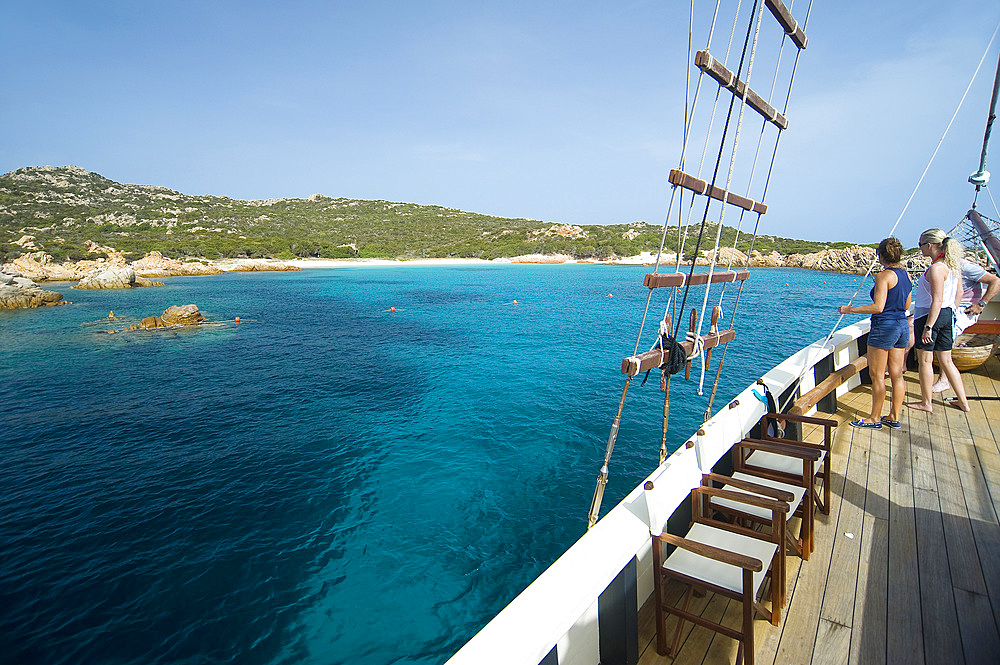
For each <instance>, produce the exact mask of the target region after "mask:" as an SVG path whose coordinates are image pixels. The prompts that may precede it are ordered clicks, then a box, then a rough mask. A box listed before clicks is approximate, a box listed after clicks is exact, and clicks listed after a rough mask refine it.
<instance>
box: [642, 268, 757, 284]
mask: <svg viewBox="0 0 1000 665" xmlns="http://www.w3.org/2000/svg"><path fill="white" fill-rule="evenodd" d="M711 277H712V280H711V281H712V284H728V283H729V282H742V281H745V280H746V279H747V278H748V277H750V271H749V270H741V271H738V272H734V271H732V270H724V271H721V272H715V273H712V275H711ZM708 278H709V274H708V273H707V272H696V273H694V274H693V275H690V279H689V275H687V274H685V273H682V272H666V273H659V272H651V273H649V274H647V275H646V278H645V279H644V280H643V284H645V285H646V286H647V287H648V288H650V289H656V288H659V287H662V286H674V287H677V286H684V285H685V284H691V285H692V286H699V285H704V284H708V283H709V279H708Z"/></svg>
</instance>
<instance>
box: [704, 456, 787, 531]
mask: <svg viewBox="0 0 1000 665" xmlns="http://www.w3.org/2000/svg"><path fill="white" fill-rule="evenodd" d="M754 454H756V453H754ZM751 457H752V456H751ZM732 477H733V478H734V479H735V480H745V481H746V482H749V483H756V484H757V485H766V486H767V487H773V488H775V489H779V490H784V491H786V492H790V493H791V494H792V496H793V497H794V498H793V499H792V500H791V501H790V502H789V504H788V508H789V512H794V511H795V509H796V508H797V507H798V505H799V504H801V503H802V497H804V496H805V495H806V488H805V487H800V486H798V485H789V484H788V483H783V482H781V481H778V480H772V479H770V478H760V477H758V476H751V475H750V474H748V473H734V474H733V475H732ZM722 489H731V490H734V491H737V492H751V493H753V494H758V493H757V492H753V491H752V490H747V489H742V488H737V487H732V486H730V485H723V486H722ZM760 496H763V495H760ZM712 503H713V504H714V505H717V506H725V507H726V508H731V509H733V510H738V511H740V512H743V513H746V514H748V515H753V516H754V517H757V518H760V519H761V520H770V519H771V511H770V510H768V509H767V508H762V507H760V506H753V505H749V504H745V503H740V502H738V501H730V500H729V499H713V500H712Z"/></svg>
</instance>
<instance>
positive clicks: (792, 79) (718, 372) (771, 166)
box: [704, 0, 813, 420]
mask: <svg viewBox="0 0 1000 665" xmlns="http://www.w3.org/2000/svg"><path fill="white" fill-rule="evenodd" d="M812 5H813V0H809V6H808V7H806V16H805V20H804V21H803V24H802V29H803V30H806V29H808V27H809V17H810V16H811V15H812ZM790 8H791V6H790V7H789V9H790ZM787 39H788V35H784V36H783V37H782V40H781V47H780V48H779V50H778V63H777V65H776V66H775V75H774V78H773V79H772V81H771V90H770V92H769V93H768V99H767V101H768V104H770V103H771V101H772V99H773V97H774V88H775V82H776V81H777V79H778V73H777V70H778V68H779V67H780V65H781V54H782V53H783V51H784V47H785V43H786V40H787ZM801 54H802V50H801V49H796V50H795V60H794V62H793V63H792V72H791V75H790V76H789V79H788V89H787V90H786V91H785V102H784V104H783V105H782V108H781V113H782V115H787V114H788V104H789V101H790V100H791V96H792V86H793V85H794V84H795V72H796V71H797V70H798V67H799V57H800V56H801ZM766 127H767V123H766V122H765V123H763V124H762V125H761V133H760V137H759V138H758V140H757V150H756V152H755V153H754V163H753V169H752V170H751V172H750V182H751V183H752V182H753V177H754V175H755V174H756V171H757V157H758V155H759V153H760V146H761V142H762V140H763V138H764V128H766ZM783 131H784V130H782V129H781V127H779V128H778V136H777V137H776V138H775V140H774V150H773V151H772V152H771V161H770V164H769V165H768V169H767V176H766V178H765V179H764V189H763V192H762V193H761V197H760V198H761V200H762V201H766V200H767V188H768V186H769V185H770V184H771V174H772V172H773V170H774V162H775V159H776V157H777V155H778V144H779V143H780V141H781V135H782V133H783ZM750 191H751V190H750V186H749V185H748V186H747V197H749V196H750ZM743 216H744V213H742V212H741V213H740V223H739V227H738V228H737V229H736V238H735V239H734V241H733V255H732V257H731V258H730V263H729V269H730V270H731V269H732V265H733V264H732V260H733V259H735V258H736V251H735V250H736V244H737V243H738V242H739V236H740V231H741V230H742V228H743ZM760 218H761V214H760V213H758V214H757V219H756V222H755V224H754V229H753V236H752V237H751V238H750V247H749V248H748V249H747V260H746V265H745V266H744V268H745V269H749V268H750V257H751V256H752V255H753V248H754V245H755V244H756V242H757V231H758V229H759V227H760ZM745 284H746V281H741V282H740V286H739V288H738V289H737V291H736V300H735V302H734V303H733V311H732V314H731V315H730V319H729V329H730V330H732V329H733V328H734V327H735V325H736V312H737V310H738V309H739V306H740V298H741V297H742V295H743V287H744V285H745ZM725 292H726V284H725V283H723V285H722V293H720V294H719V307H722V298H723V296H724V295H725ZM728 350H729V342H726V343H725V344H724V345H723V347H722V357H721V358H719V365H718V367H717V368H716V371H715V381H713V382H712V394H711V395H710V396H709V398H708V406H707V407H706V408H705V414H704V419H705V420H708V419H709V418H710V417H711V415H712V405H713V404H714V403H715V395H716V393H717V392H718V390H719V379H720V378H721V377H722V366H723V365H724V364H725V362H726V353H727V352H728Z"/></svg>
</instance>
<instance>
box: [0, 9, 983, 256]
mask: <svg viewBox="0 0 1000 665" xmlns="http://www.w3.org/2000/svg"><path fill="white" fill-rule="evenodd" d="M697 2H698V5H699V7H700V8H707V7H710V6H711V4H710V3H708V2H706V0H697ZM745 2H749V0H745ZM734 4H735V3H733V2H724V3H723V5H724V6H732V5H734ZM807 5H808V0H798V2H796V3H795V4H794V5H793V13H794V14H795V15H796V16H797V17H798V18H799V19H800V21H801V20H802V19H803V18H804V15H805V8H806V6H807ZM687 7H688V3H687V2H682V1H667V2H664V1H662V0H661V1H659V2H652V1H648V2H647V1H628V0H625V1H620V2H617V3H580V2H563V1H555V2H547V3H538V2H520V1H516V0H515V1H511V2H505V3H469V2H457V1H456V2H446V1H429V2H407V3H402V2H386V1H382V0H373V1H371V2H367V3H354V2H352V3H345V2H294V1H292V2H285V3H274V2H254V1H247V2H225V1H216V2H187V1H178V2H169V3H153V2H135V1H130V2H102V3H94V2H87V1H85V0H74V1H72V2H54V1H48V0H37V1H35V2H31V3H15V2H11V1H10V0H3V16H4V20H3V21H2V22H0V54H2V57H3V61H4V67H3V69H4V75H3V92H2V94H0V146H2V149H0V172H7V171H11V170H13V169H16V168H19V167H22V166H34V165H46V164H51V165H63V164H76V165H78V166H82V167H84V168H87V169H89V170H92V171H96V172H98V173H100V174H102V175H104V176H106V177H108V178H111V179H113V180H116V181H119V182H129V183H143V184H157V185H164V186H167V187H170V188H172V189H176V190H179V191H181V192H184V193H186V194H215V195H225V196H231V197H234V198H244V199H245V198H257V199H264V198H276V197H285V196H287V197H305V196H309V195H310V194H314V193H323V194H327V195H330V196H344V197H352V198H373V199H388V200H393V201H408V202H416V203H423V204H438V205H444V206H448V207H453V208H461V209H464V210H470V211H476V212H481V213H486V214H493V215H499V216H504V217H528V218H532V219H541V220H545V221H551V222H560V223H573V224H590V223H604V224H612V223H625V222H631V221H635V220H645V221H647V222H650V223H654V224H659V223H662V221H663V217H664V214H665V212H666V207H667V201H668V198H669V191H668V186H667V184H666V176H667V174H668V172H669V170H670V169H671V168H673V167H674V166H676V163H677V159H678V157H679V154H680V143H681V124H682V113H683V100H684V87H683V76H684V66H685V64H684V58H685V51H686V40H687ZM730 11H731V10H730ZM998 22H1000V3H996V2H988V3H983V2H968V1H966V0H954V1H950V2H948V3H941V2H931V1H924V0H906V1H903V0H899V1H897V0H886V1H879V0H866V1H855V0H839V1H836V2H834V1H831V0H816V2H815V6H814V7H813V10H812V15H811V16H810V19H809V25H808V35H809V39H810V43H809V48H808V49H807V50H806V51H805V52H804V53H803V55H802V58H801V60H800V62H799V66H798V72H797V74H796V81H795V87H794V89H793V94H792V101H791V104H790V106H789V110H788V117H789V121H790V126H789V129H788V131H787V132H786V133H785V134H784V136H783V137H782V140H781V146H780V150H779V154H778V159H777V163H776V166H775V174H774V176H773V179H772V185H771V187H770V189H769V192H768V197H767V202H768V204H769V206H770V211H769V213H768V214H767V215H765V217H764V220H763V222H762V232H765V233H771V234H776V235H783V236H790V237H798V238H807V239H813V240H849V241H857V242H873V241H877V240H879V239H880V238H881V237H883V236H884V235H885V234H887V233H888V231H889V229H890V228H891V226H892V224H893V223H894V222H895V220H896V218H897V217H898V215H899V213H900V211H901V210H902V207H903V205H904V204H905V203H906V200H907V198H908V197H909V195H910V192H911V190H912V189H913V187H914V185H915V184H916V182H917V179H918V178H919V176H920V174H921V172H922V171H923V169H924V166H925V164H926V162H927V160H928V158H929V157H930V155H931V153H932V152H933V150H934V147H935V145H936V144H937V142H938V139H939V138H940V136H941V134H942V132H943V131H944V128H945V126H946V125H947V123H948V121H949V119H950V118H951V115H952V113H953V112H954V110H955V108H956V106H957V104H958V101H959V99H960V98H961V95H962V93H963V92H964V90H965V87H966V85H967V84H968V81H969V79H970V77H971V75H972V72H973V70H974V68H975V66H976V64H977V63H978V61H979V59H980V57H981V56H982V54H983V51H984V49H985V48H986V45H987V43H988V41H989V39H990V37H991V35H992V33H993V30H994V28H995V27H996V25H997V23H998ZM727 32H728V30H727ZM703 41H704V37H703V36H702V35H696V37H695V48H696V49H697V48H700V47H701V45H702V42H703ZM998 42H1000V37H998ZM998 47H1000V44H998V43H997V42H995V43H994V45H993V47H992V50H991V52H990V54H989V56H988V57H987V61H986V62H985V63H984V65H983V69H982V71H981V72H980V75H979V78H978V79H977V82H976V84H975V86H974V88H973V90H972V92H971V93H970V96H969V99H968V100H967V102H966V105H965V107H964V108H963V110H962V112H961V113H960V115H959V117H958V120H957V121H956V123H955V126H954V127H953V129H952V131H951V134H950V135H949V138H948V140H947V141H946V143H945V145H944V147H943V148H942V150H941V152H940V154H939V156H938V157H937V160H936V161H935V164H934V166H933V167H932V169H931V171H930V172H929V174H928V176H927V179H926V181H925V183H924V185H923V186H922V188H921V190H920V192H919V193H918V195H917V197H916V199H915V200H914V202H913V204H911V207H910V210H909V212H908V213H907V216H906V217H905V218H904V220H903V222H902V223H901V225H900V229H899V231H897V235H900V236H901V237H903V239H904V242H905V243H906V244H907V245H911V244H916V242H915V237H916V235H917V234H919V232H920V231H921V230H923V229H924V228H927V227H931V226H943V227H945V228H949V227H950V225H953V224H954V223H955V222H957V221H958V220H959V219H960V218H961V216H962V214H963V213H964V212H965V210H966V209H967V208H968V207H969V204H970V203H971V200H972V191H973V190H972V187H971V186H970V185H968V184H967V183H966V178H967V177H968V175H969V174H970V173H972V172H973V171H974V170H975V169H976V167H977V166H978V160H979V150H980V146H981V142H982V135H983V130H984V128H985V118H986V108H987V103H988V100H989V95H990V92H991V87H992V79H993V75H994V73H995V70H996V62H997V49H998ZM713 51H715V48H714V47H713ZM752 85H753V86H754V87H755V88H756V87H758V86H757V85H756V84H754V83H752ZM764 87H766V86H764ZM995 133H996V134H997V135H998V137H997V138H996V139H995V142H1000V127H998V129H997V131H996V132H995ZM993 154H996V155H1000V144H997V145H995V148H994V150H993ZM997 159H998V160H1000V157H998V158H997ZM993 170H994V171H996V172H997V173H998V174H1000V161H998V163H997V164H996V166H995V167H994V169H993ZM998 178H1000V175H998ZM980 208H981V210H983V212H985V213H986V214H988V215H991V216H995V214H994V211H993V208H992V204H991V203H990V202H989V201H988V199H986V200H984V197H983V196H982V195H981V198H980Z"/></svg>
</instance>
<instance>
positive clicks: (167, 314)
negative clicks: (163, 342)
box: [125, 304, 205, 330]
mask: <svg viewBox="0 0 1000 665" xmlns="http://www.w3.org/2000/svg"><path fill="white" fill-rule="evenodd" d="M204 320H205V317H204V316H202V313H201V312H200V311H199V310H198V306H197V305H193V304H192V305H171V306H170V307H168V308H166V309H165V310H163V314H161V315H160V316H147V317H146V318H144V319H143V320H142V321H140V322H139V323H134V324H132V325H130V326H129V327H128V328H126V329H125V330H156V329H157V328H174V327H176V326H196V325H198V324H200V323H201V322H202V321H204Z"/></svg>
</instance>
